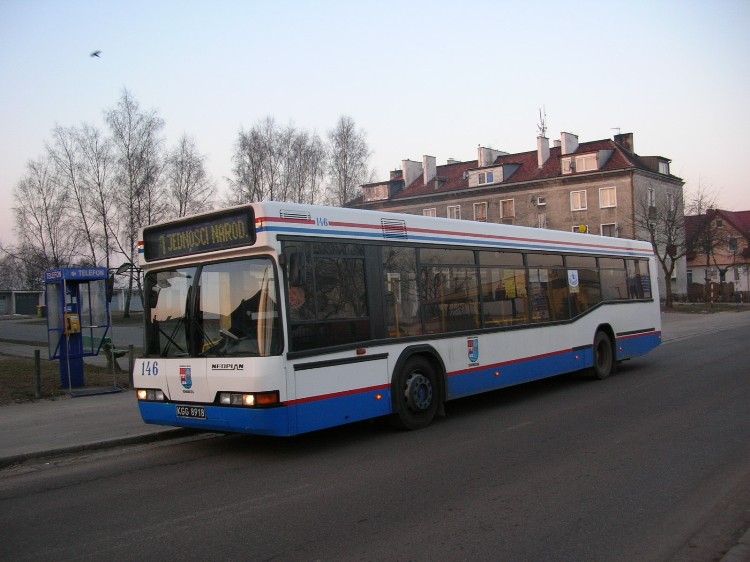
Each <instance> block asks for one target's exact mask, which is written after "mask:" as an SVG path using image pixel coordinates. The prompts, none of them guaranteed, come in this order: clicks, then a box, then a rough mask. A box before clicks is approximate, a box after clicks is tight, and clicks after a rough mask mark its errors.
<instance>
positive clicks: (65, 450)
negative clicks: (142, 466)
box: [0, 428, 199, 470]
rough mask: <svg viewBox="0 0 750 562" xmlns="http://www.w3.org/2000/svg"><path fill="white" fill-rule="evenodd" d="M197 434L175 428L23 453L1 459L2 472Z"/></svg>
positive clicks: (194, 431)
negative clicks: (32, 462) (34, 462)
mask: <svg viewBox="0 0 750 562" xmlns="http://www.w3.org/2000/svg"><path fill="white" fill-rule="evenodd" d="M196 433H199V432H198V431H196V430H193V429H185V428H174V429H165V430H163V431H156V432H153V433H144V434H142V435H131V436H130V437H118V438H115V439H106V440H103V441H97V442H94V443H85V444H83V445H72V446H69V447H59V448H57V449H47V450H44V451H31V452H29V453H21V454H18V455H11V456H7V457H3V458H0V470H2V469H5V468H8V467H9V466H13V465H16V464H21V463H24V462H26V461H29V460H32V459H33V460H39V459H53V458H57V457H63V456H66V455H72V454H76V453H81V452H84V451H98V450H104V449H114V448H116V447H122V446H126V445H138V444H142V443H153V442H156V441H167V440H170V439H178V438H180V437H189V436H191V435H195V434H196Z"/></svg>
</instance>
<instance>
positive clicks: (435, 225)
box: [139, 201, 653, 265]
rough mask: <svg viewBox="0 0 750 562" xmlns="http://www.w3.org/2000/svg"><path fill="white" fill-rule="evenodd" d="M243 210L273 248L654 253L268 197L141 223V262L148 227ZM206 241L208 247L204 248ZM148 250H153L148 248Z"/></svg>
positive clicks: (210, 219)
mask: <svg viewBox="0 0 750 562" xmlns="http://www.w3.org/2000/svg"><path fill="white" fill-rule="evenodd" d="M243 210H246V211H248V212H247V216H248V218H249V219H250V220H253V219H252V217H254V232H252V233H248V234H249V235H248V237H247V240H246V241H245V242H244V247H250V246H252V247H256V248H257V247H264V248H271V247H274V246H275V238H276V237H277V236H305V237H321V238H345V239H348V240H350V241H354V240H362V241H365V240H369V241H390V242H393V243H419V244H435V245H446V244H450V245H459V246H467V247H481V248H487V249H495V250H509V251H512V250H516V251H519V250H522V251H532V252H555V253H557V252H564V253H575V254H592V255H593V254H597V255H601V254H608V255H617V256H624V257H649V256H652V255H653V249H652V247H651V244H650V243H648V242H644V241H640V240H631V239H625V238H613V237H607V236H598V235H592V234H581V233H575V232H565V231H560V230H548V229H541V228H531V227H524V226H516V225H507V224H497V223H486V222H478V221H471V220H460V219H447V218H437V217H425V216H421V215H411V214H403V213H392V212H380V211H373V210H361V209H347V208H341V207H327V206H322V205H302V204H297V203H284V202H275V201H263V202H260V203H250V204H246V205H240V206H237V207H232V208H230V209H220V210H215V211H209V212H206V213H200V214H198V215H193V216H190V217H183V218H181V219H176V220H172V221H167V222H164V223H160V224H159V225H151V226H148V227H145V228H144V229H141V233H140V234H141V236H140V238H139V240H141V243H140V244H139V255H140V256H139V257H140V261H141V263H142V265H146V260H145V256H144V248H143V246H144V244H143V240H144V230H146V231H152V232H153V231H159V230H162V231H164V232H179V233H180V234H190V229H191V228H193V226H192V225H201V226H200V228H207V227H206V226H204V225H213V224H214V223H217V222H218V221H217V220H215V219H214V217H226V216H230V217H231V216H236V215H239V214H242V211H243ZM182 225H184V226H182ZM250 228H252V227H250ZM152 238H153V237H152ZM187 238H190V236H187ZM147 243H148V241H147ZM201 247H204V248H205V251H203V250H202V249H201ZM201 247H197V248H194V249H193V251H190V252H187V253H183V254H181V255H182V256H183V259H184V257H187V254H192V255H204V256H205V255H208V254H209V253H210V252H209V250H208V248H209V247H210V245H204V246H201ZM238 249H239V248H238V245H237V244H233V245H228V246H227V247H226V248H222V247H219V248H216V247H211V251H214V250H216V251H218V252H219V253H221V254H222V255H224V254H225V252H228V251H230V250H233V251H237V250H238ZM145 254H146V255H148V252H145ZM158 259H165V257H159V258H158ZM181 261H182V260H181Z"/></svg>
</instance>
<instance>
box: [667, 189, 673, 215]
mask: <svg viewBox="0 0 750 562" xmlns="http://www.w3.org/2000/svg"><path fill="white" fill-rule="evenodd" d="M667 207H668V208H669V212H670V213H674V212H675V205H674V193H672V192H671V191H669V192H668V193H667Z"/></svg>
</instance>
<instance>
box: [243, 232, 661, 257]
mask: <svg viewBox="0 0 750 562" xmlns="http://www.w3.org/2000/svg"><path fill="white" fill-rule="evenodd" d="M257 232H258V233H262V232H276V233H282V234H283V233H287V234H288V233H292V234H313V235H318V236H343V237H349V238H354V237H357V238H369V239H375V238H376V237H375V236H374V235H373V233H372V232H360V231H357V230H335V229H326V230H325V231H321V230H320V229H319V228H298V227H284V226H265V227H262V228H258V229H257ZM394 240H395V239H394ZM409 240H410V241H418V242H446V243H450V244H463V245H467V246H470V245H476V246H492V247H496V248H519V249H529V250H551V249H554V250H555V251H565V252H574V253H579V254H589V253H593V254H601V253H602V252H603V250H602V249H601V248H599V247H597V246H588V245H586V246H584V245H578V244H576V245H568V243H566V242H560V243H558V244H553V245H549V244H542V243H539V242H531V241H530V242H528V243H523V242H508V241H505V240H489V239H486V238H464V237H461V239H460V240H457V239H456V238H455V237H454V236H425V235H415V234H413V233H409ZM607 252H611V253H614V254H618V255H623V254H624V255H627V256H634V257H646V256H648V255H650V254H648V252H645V251H640V250H632V249H627V248H614V249H611V248H608V249H607Z"/></svg>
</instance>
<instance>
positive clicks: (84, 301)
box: [44, 267, 110, 389]
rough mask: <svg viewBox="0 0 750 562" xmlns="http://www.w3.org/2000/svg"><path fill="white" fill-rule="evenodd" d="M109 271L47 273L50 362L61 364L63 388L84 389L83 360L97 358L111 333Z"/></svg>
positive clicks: (90, 270)
mask: <svg viewBox="0 0 750 562" xmlns="http://www.w3.org/2000/svg"><path fill="white" fill-rule="evenodd" d="M107 279H108V276H107V269H106V268H103V267H88V268H63V269H53V270H50V271H47V272H45V274H44V283H45V289H46V291H45V300H46V304H47V342H48V345H49V358H50V359H58V360H59V361H60V386H61V387H63V388H71V389H72V388H77V387H81V386H83V385H84V378H83V358H84V357H90V356H93V355H97V354H98V353H99V350H100V349H101V346H102V342H103V341H104V338H105V337H106V335H107V331H108V330H109V325H110V324H109V301H108V300H107Z"/></svg>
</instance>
